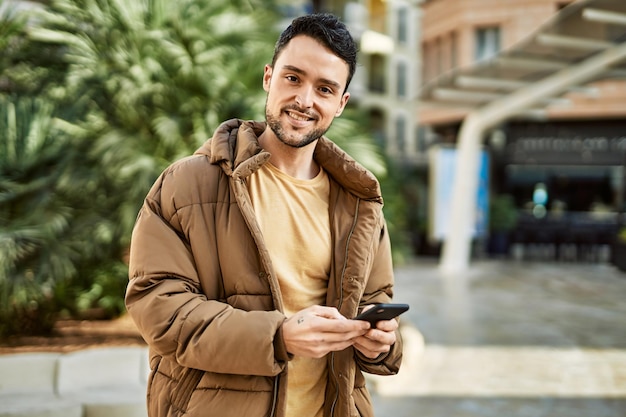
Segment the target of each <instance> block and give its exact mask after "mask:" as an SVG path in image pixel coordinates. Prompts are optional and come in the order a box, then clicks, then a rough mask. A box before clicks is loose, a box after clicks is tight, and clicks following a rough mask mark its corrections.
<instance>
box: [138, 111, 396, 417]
mask: <svg viewBox="0 0 626 417" xmlns="http://www.w3.org/2000/svg"><path fill="white" fill-rule="evenodd" d="M264 128H265V124H264V123H258V122H243V121H241V120H230V121H228V122H225V123H224V124H222V125H221V126H220V127H219V129H218V130H217V131H216V133H215V135H214V136H213V138H212V139H210V140H208V141H207V142H206V143H205V144H204V145H203V146H202V147H201V148H200V149H199V150H198V151H197V152H196V153H195V155H193V156H190V157H188V158H185V159H182V160H180V161H178V162H176V163H174V164H172V165H171V166H170V167H169V168H167V169H166V170H165V171H164V172H163V174H162V175H161V176H160V177H159V179H158V180H157V181H156V182H155V184H154V186H153V187H152V189H151V190H150V192H149V194H148V196H147V197H146V200H145V203H144V206H143V207H142V209H141V211H140V213H139V216H138V219H137V223H136V225H135V228H134V231H133V235H132V243H131V254H130V282H129V285H128V289H127V294H126V305H127V307H128V311H129V313H130V315H131V316H132V318H133V319H134V321H135V323H136V324H137V325H138V327H139V330H140V331H141V334H142V335H143V337H144V338H145V340H146V341H147V343H148V344H149V347H150V366H151V370H152V372H151V375H150V379H149V383H148V409H149V414H150V416H151V417H165V416H182V415H185V416H208V415H211V416H219V417H231V416H232V417H244V416H245V417H257V416H258V417H262V416H263V417H268V416H271V417H282V416H284V413H285V399H286V380H287V366H286V365H287V362H288V361H289V359H290V356H289V355H288V353H287V351H286V348H285V345H284V341H283V338H282V334H281V324H282V323H283V321H284V320H285V316H284V315H283V313H282V312H281V311H282V300H281V294H280V291H279V287H278V282H277V280H276V277H275V276H274V274H273V269H272V263H271V261H270V257H269V254H268V252H267V248H266V247H265V245H264V243H263V236H262V235H261V233H260V231H259V226H258V225H257V223H256V220H255V216H254V213H253V211H252V206H251V204H250V196H249V195H248V192H247V187H246V179H247V177H248V176H249V175H250V174H251V173H253V172H254V171H255V170H256V169H258V168H259V166H261V165H262V164H263V163H265V162H266V161H267V160H268V159H269V157H270V155H269V154H268V153H267V152H265V151H263V150H262V149H261V148H260V147H259V144H258V142H257V136H258V135H260V134H261V132H263V130H264ZM315 158H316V160H317V161H318V162H319V163H320V164H321V165H322V166H323V167H324V169H325V170H326V171H327V172H328V174H329V176H330V177H331V191H330V213H329V214H330V222H331V228H332V240H333V245H334V249H333V254H332V266H331V276H330V280H329V287H328V295H327V300H326V301H327V305H329V306H335V307H337V308H338V309H339V311H340V312H341V313H342V314H343V315H344V316H346V317H349V318H350V317H354V316H355V315H356V313H357V311H358V310H359V308H360V307H362V306H363V305H366V304H371V303H374V302H389V301H390V300H391V297H392V287H393V271H392V263H391V254H390V246H389V237H388V235H387V231H386V228H385V222H384V219H383V216H382V197H381V193H380V187H379V184H378V182H377V181H376V179H375V178H374V176H373V175H371V174H370V173H369V172H368V171H366V170H365V169H364V168H362V167H361V166H360V165H358V164H357V163H356V162H355V161H354V160H353V159H352V158H350V157H349V156H348V155H347V154H345V153H344V152H343V151H341V150H340V149H339V148H338V147H337V146H335V145H334V144H333V143H332V142H331V141H329V140H328V139H326V138H321V139H320V140H319V141H318V143H317V147H316V150H315ZM277 233H280V231H277ZM401 356H402V342H401V339H400V335H399V334H398V341H397V343H396V344H395V345H394V346H393V347H392V349H391V351H390V352H389V353H387V354H385V355H384V356H383V357H381V358H378V359H377V360H375V361H372V360H368V359H367V358H365V357H364V356H362V355H361V354H360V353H359V352H357V351H356V350H355V349H354V348H349V349H345V350H344V351H341V352H335V353H332V354H329V355H328V361H329V362H328V369H329V377H328V378H329V379H328V384H327V387H328V388H327V392H326V405H325V413H324V415H325V416H326V417H331V416H332V417H348V416H349V417H357V416H365V417H370V416H373V411H372V406H371V402H370V397H369V394H368V392H367V389H366V387H365V379H364V377H363V374H362V373H361V371H365V372H371V373H375V374H383V375H384V374H395V373H397V372H398V369H399V366H400V361H401Z"/></svg>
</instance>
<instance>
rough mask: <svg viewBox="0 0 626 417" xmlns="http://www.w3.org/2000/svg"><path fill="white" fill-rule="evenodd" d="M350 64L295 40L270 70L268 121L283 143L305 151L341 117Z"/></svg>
mask: <svg viewBox="0 0 626 417" xmlns="http://www.w3.org/2000/svg"><path fill="white" fill-rule="evenodd" d="M347 79H348V64H347V63H346V62H345V61H344V60H342V59H341V58H339V57H338V56H337V55H335V54H333V53H332V52H331V51H330V50H328V49H326V48H325V47H324V46H322V45H321V44H320V43H318V42H317V41H316V40H314V39H313V38H311V37H308V36H303V35H300V36H296V37H295V38H293V39H292V40H291V41H290V42H289V43H288V44H287V45H286V46H285V48H284V49H283V50H282V52H281V53H280V55H279V56H278V59H277V60H276V62H275V64H274V67H271V66H269V65H266V66H265V73H264V75H263V88H264V89H265V91H267V102H266V105H265V117H266V120H267V124H268V126H269V127H270V129H271V130H272V131H273V132H274V134H275V135H276V137H277V138H278V140H280V141H281V142H282V143H284V144H286V145H289V146H292V147H294V148H301V147H303V146H306V145H308V144H310V143H311V142H313V141H315V140H317V139H319V138H320V137H321V136H322V135H323V134H324V133H326V131H327V130H328V128H329V127H330V124H331V123H332V121H333V119H334V118H335V117H337V116H339V115H340V114H341V113H342V112H343V109H344V107H345V106H346V103H347V102H348V98H349V97H350V94H349V93H344V90H345V87H346V82H347Z"/></svg>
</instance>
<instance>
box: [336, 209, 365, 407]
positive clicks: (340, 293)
mask: <svg viewBox="0 0 626 417" xmlns="http://www.w3.org/2000/svg"><path fill="white" fill-rule="evenodd" d="M360 202H361V199H357V200H356V207H355V212H354V220H353V221H352V226H351V227H350V233H348V239H347V240H346V248H345V249H346V251H345V256H344V257H343V259H344V261H343V268H342V270H341V278H340V280H339V303H338V305H337V310H339V309H341V305H342V304H343V278H344V276H345V273H346V267H347V263H348V247H349V246H350V240H351V239H352V234H353V233H354V228H355V227H356V222H357V219H358V217H359V215H358V213H359V203H360ZM330 371H331V374H332V375H333V378H335V386H336V389H335V398H334V399H333V404H332V405H331V407H330V415H331V417H332V416H334V415H335V407H336V406H337V401H338V400H339V381H338V380H337V377H336V376H335V352H332V353H331V354H330Z"/></svg>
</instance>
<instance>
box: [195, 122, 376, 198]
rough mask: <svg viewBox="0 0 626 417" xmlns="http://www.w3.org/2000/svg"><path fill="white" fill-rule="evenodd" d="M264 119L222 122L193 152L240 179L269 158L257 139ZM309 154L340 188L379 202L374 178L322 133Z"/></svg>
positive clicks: (264, 125)
mask: <svg viewBox="0 0 626 417" xmlns="http://www.w3.org/2000/svg"><path fill="white" fill-rule="evenodd" d="M265 127H266V124H265V122H256V121H244V120H240V119H231V120H228V121H226V122H224V123H222V124H221V125H220V126H219V127H218V128H217V130H216V131H215V133H214V134H213V137H212V138H211V139H209V140H208V141H206V142H205V143H204V144H203V145H202V146H201V147H200V148H199V149H198V150H197V151H196V154H200V155H206V156H208V157H209V158H210V160H211V163H213V164H218V165H220V166H221V167H222V169H223V170H224V172H226V174H227V175H230V176H233V177H235V178H244V177H247V176H249V175H250V174H252V173H253V172H254V171H256V170H257V169H258V168H259V167H260V166H261V165H263V164H264V163H265V162H267V161H268V160H269V159H270V154H269V153H268V152H266V151H264V150H263V149H262V148H261V146H260V145H259V142H258V139H257V138H258V136H260V135H261V133H263V131H264V130H265ZM313 157H314V158H315V160H316V161H317V163H319V164H320V165H321V166H322V167H323V168H324V170H325V171H326V172H327V173H328V174H329V175H330V176H331V177H332V178H333V180H335V181H336V182H337V183H339V184H340V185H341V186H342V187H343V188H345V189H347V190H348V191H349V192H351V193H352V194H354V195H355V196H357V197H359V198H363V199H366V200H373V201H378V202H380V203H382V195H381V190H380V184H379V183H378V180H377V179H376V177H375V176H374V175H373V174H372V173H371V172H369V171H368V170H367V169H366V168H364V167H363V166H362V165H361V164H359V163H358V162H357V161H356V160H354V159H353V158H352V157H351V156H350V155H348V154H347V153H346V152H345V151H343V150H342V149H341V148H339V147H338V146H337V145H336V144H335V143H334V142H332V141H331V140H330V139H328V138H326V137H325V136H323V137H321V138H320V139H319V140H318V141H317V145H316V147H315V152H314V154H313Z"/></svg>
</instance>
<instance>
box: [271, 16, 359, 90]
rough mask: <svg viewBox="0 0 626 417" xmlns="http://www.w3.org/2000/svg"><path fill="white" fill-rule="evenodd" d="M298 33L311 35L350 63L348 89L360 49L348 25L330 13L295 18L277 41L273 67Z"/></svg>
mask: <svg viewBox="0 0 626 417" xmlns="http://www.w3.org/2000/svg"><path fill="white" fill-rule="evenodd" d="M298 35H306V36H310V37H311V38H313V39H315V40H316V41H318V42H319V43H321V44H322V45H324V46H325V47H326V48H328V49H330V50H331V51H332V52H333V53H334V54H335V55H337V56H338V57H339V58H341V59H342V60H344V61H345V62H346V64H348V79H347V81H346V89H347V88H348V86H349V85H350V81H352V76H353V75H354V71H355V70H356V57H357V52H358V49H357V46H356V42H355V41H354V38H352V35H351V34H350V32H349V31H348V28H347V27H346V25H345V24H344V23H343V22H341V21H340V20H339V19H338V18H337V17H336V16H334V15H332V14H330V13H314V14H309V15H306V16H300V17H297V18H295V19H294V20H293V21H292V22H291V24H290V25H289V26H288V27H287V29H285V30H284V31H283V33H281V34H280V37H279V38H278V41H276V45H275V47H274V56H273V58H272V67H273V66H274V64H275V63H276V60H277V59H278V56H279V55H280V53H281V52H282V50H283V49H284V48H285V46H286V45H287V44H288V43H289V41H291V40H292V39H293V38H295V37H296V36H298Z"/></svg>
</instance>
